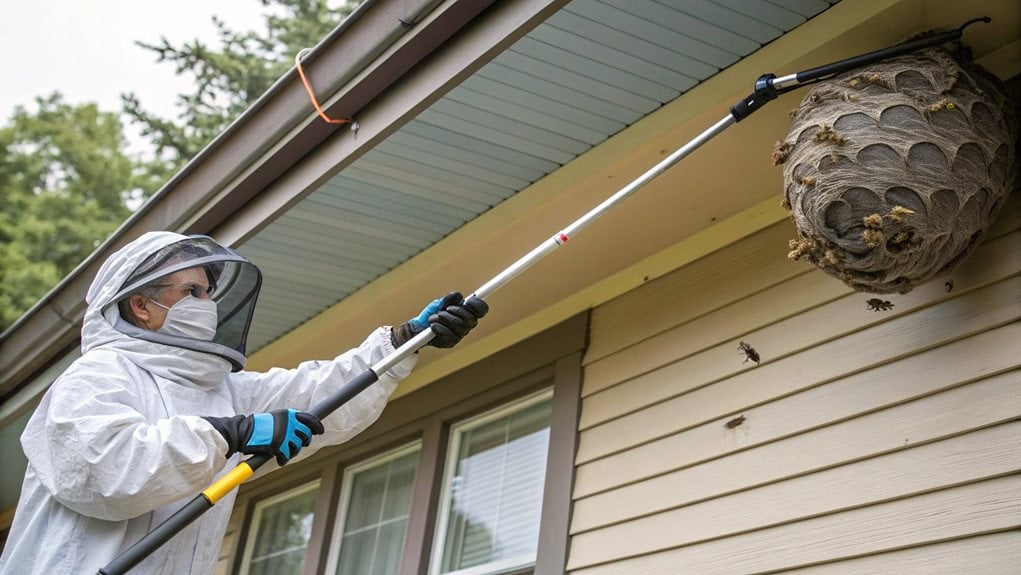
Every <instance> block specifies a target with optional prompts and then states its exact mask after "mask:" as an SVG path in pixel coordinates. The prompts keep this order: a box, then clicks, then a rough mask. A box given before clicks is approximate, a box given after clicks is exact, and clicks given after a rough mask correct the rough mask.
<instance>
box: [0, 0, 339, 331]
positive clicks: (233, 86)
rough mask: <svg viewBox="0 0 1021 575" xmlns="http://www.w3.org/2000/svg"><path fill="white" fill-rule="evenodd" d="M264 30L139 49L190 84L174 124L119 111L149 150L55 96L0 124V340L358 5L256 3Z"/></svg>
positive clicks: (141, 112) (223, 31)
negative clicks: (215, 43)
mask: <svg viewBox="0 0 1021 575" xmlns="http://www.w3.org/2000/svg"><path fill="white" fill-rule="evenodd" d="M260 1H261V2H262V5H263V6H264V7H265V8H266V14H267V15H266V16H265V24H266V29H265V31H262V32H254V31H246V32H236V31H232V30H230V29H228V28H227V26H226V25H225V24H224V22H223V21H222V20H220V19H217V18H214V19H213V22H214V23H215V25H216V27H217V29H218V30H219V36H220V43H221V46H219V47H218V48H213V47H209V46H207V45H205V44H203V43H201V42H199V41H197V40H195V41H192V42H186V43H184V44H182V45H180V46H175V45H173V44H171V43H170V42H169V41H167V39H166V38H163V39H161V42H160V43H159V44H146V43H143V42H139V45H140V46H142V47H143V48H146V49H148V50H151V51H152V52H154V53H155V54H156V55H157V61H158V62H168V63H171V64H173V65H174V66H175V67H176V69H177V72H178V74H190V75H192V76H193V77H194V78H195V83H194V89H193V90H192V91H191V92H189V93H186V94H180V95H179V96H178V107H179V109H180V111H181V112H180V114H179V116H178V117H177V118H174V119H168V118H161V117H158V116H156V115H154V114H152V113H150V112H148V111H146V110H145V108H144V107H143V105H142V103H141V102H140V101H139V100H138V98H137V97H136V96H135V95H133V94H128V95H125V96H123V98H122V99H123V105H124V110H123V113H124V115H125V116H126V117H127V119H128V120H130V121H132V122H135V123H137V125H138V126H139V127H140V128H141V133H142V135H143V137H145V138H147V139H148V140H149V141H150V143H151V144H152V148H151V153H150V156H151V157H147V159H144V160H143V159H141V158H138V157H132V156H130V155H128V153H127V152H126V151H125V149H126V141H125V137H124V135H123V127H124V126H123V125H122V123H121V121H120V119H119V116H118V115H116V114H113V113H107V112H100V111H99V110H97V108H96V106H95V105H94V104H85V105H80V106H73V105H70V104H68V103H66V102H65V101H64V100H63V98H62V97H61V96H60V95H59V94H53V95H51V96H49V97H46V98H39V99H38V100H37V105H38V107H39V109H38V111H37V112H35V113H30V112H29V111H27V110H25V109H24V108H18V109H17V111H16V112H15V114H14V116H13V117H12V118H11V120H10V121H9V122H8V124H7V125H5V126H3V127H0V149H2V151H3V156H2V157H0V207H2V212H0V331H2V330H3V329H5V328H6V327H8V326H10V325H11V323H13V322H14V321H15V320H17V318H18V317H20V316H21V314H22V313H24V312H25V311H27V310H28V309H29V308H30V307H31V306H32V305H34V304H35V302H36V301H38V300H39V299H40V298H41V297H42V296H43V295H45V293H46V292H47V291H49V290H50V289H52V288H53V287H54V286H55V285H57V283H58V282H59V281H60V279H61V278H63V277H64V276H66V275H67V274H68V273H69V272H70V271H71V270H73V269H74V268H75V266H77V265H78V264H79V263H81V262H82V260H84V259H85V258H86V257H87V256H88V255H89V254H90V253H91V252H92V251H93V250H94V249H95V248H96V247H97V246H98V245H99V244H100V243H101V242H102V241H103V240H104V239H105V238H106V237H107V236H108V235H109V234H110V233H111V232H112V231H113V230H115V229H116V228H117V226H118V225H119V224H120V223H121V222H123V221H124V220H125V218H127V216H128V214H129V213H130V210H129V209H128V208H127V207H126V205H128V204H129V203H132V202H129V200H134V203H135V204H137V201H138V200H140V199H144V198H146V197H148V196H149V195H150V194H152V193H153V192H154V191H155V190H156V189H158V188H159V187H160V186H161V185H162V184H163V183H165V182H166V181H167V180H168V179H169V178H170V176H172V175H173V174H174V173H175V172H177V171H178V170H179V169H180V168H181V167H182V166H183V165H184V163H185V162H187V161H188V160H190V159H191V158H192V157H193V156H195V155H196V154H197V153H198V152H199V151H200V150H201V149H202V147H203V146H205V145H206V144H207V143H208V142H209V141H211V140H212V139H213V138H214V137H216V135H217V134H219V133H220V132H221V131H223V129H224V128H226V127H227V125H228V124H229V123H230V122H232V121H233V120H234V119H235V118H237V117H238V116H239V115H240V114H241V113H242V112H243V111H244V110H245V109H246V108H247V107H248V106H249V105H250V104H251V103H252V102H254V101H255V99H256V98H258V97H259V96H261V95H262V94H263V93H264V92H265V91H266V90H267V89H268V88H269V87H270V86H271V85H272V84H273V82H275V81H276V80H277V79H278V78H279V77H280V76H281V75H282V74H283V73H284V72H285V71H286V70H287V69H288V68H289V67H291V66H292V65H293V61H294V55H295V54H297V52H298V51H299V50H301V49H302V48H306V47H311V46H314V45H315V44H317V43H318V42H319V41H320V40H322V39H323V38H324V37H325V36H326V35H327V34H329V32H330V31H331V30H333V28H334V27H336V26H337V24H338V23H339V22H340V21H341V19H343V17H344V16H346V15H347V14H349V13H350V12H351V11H352V10H353V9H354V7H355V6H357V4H358V2H357V1H353V0H352V1H348V2H346V3H345V4H344V5H342V6H340V7H339V8H331V7H330V6H329V5H328V4H327V0H260Z"/></svg>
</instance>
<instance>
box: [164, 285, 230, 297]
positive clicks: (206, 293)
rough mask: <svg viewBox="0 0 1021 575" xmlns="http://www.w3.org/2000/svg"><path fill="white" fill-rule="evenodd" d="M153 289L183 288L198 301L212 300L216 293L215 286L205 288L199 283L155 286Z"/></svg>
mask: <svg viewBox="0 0 1021 575" xmlns="http://www.w3.org/2000/svg"><path fill="white" fill-rule="evenodd" d="M153 287H157V288H160V289H166V288H184V289H186V290H188V293H190V294H191V295H192V296H193V297H196V298H199V299H205V298H210V299H212V297H213V293H215V292H216V286H215V285H208V286H206V285H202V284H200V283H186V284H156V285H155V286H153Z"/></svg>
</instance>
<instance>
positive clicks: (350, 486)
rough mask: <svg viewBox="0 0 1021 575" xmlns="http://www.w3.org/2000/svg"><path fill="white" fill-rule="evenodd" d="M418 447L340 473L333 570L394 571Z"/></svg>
mask: <svg viewBox="0 0 1021 575" xmlns="http://www.w3.org/2000/svg"><path fill="white" fill-rule="evenodd" d="M418 453H419V447H418V446H417V445H416V446H413V447H408V448H404V449H401V450H399V451H396V452H393V453H390V454H387V455H385V456H383V457H380V458H376V459H374V460H371V461H369V462H366V463H364V464H361V465H358V466H355V467H353V468H351V469H348V470H347V471H346V472H345V473H344V480H343V485H344V487H343V493H342V498H341V501H342V505H343V507H342V510H341V513H340V515H339V520H338V525H340V526H341V527H340V528H339V529H337V536H335V537H334V545H333V547H334V550H333V552H332V554H331V565H335V566H336V568H335V569H336V570H335V571H334V570H333V569H331V570H329V571H328V572H331V573H336V574H337V575H393V574H395V573H397V571H398V569H399V568H400V561H401V554H402V553H403V552H404V537H405V533H406V531H407V527H408V512H409V510H410V508H411V492H412V487H413V485H414V480H415V466H416V465H417V464H418Z"/></svg>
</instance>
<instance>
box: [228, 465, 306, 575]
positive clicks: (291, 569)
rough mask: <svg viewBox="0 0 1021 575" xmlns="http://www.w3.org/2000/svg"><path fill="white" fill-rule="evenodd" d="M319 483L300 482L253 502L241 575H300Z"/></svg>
mask: <svg viewBox="0 0 1021 575" xmlns="http://www.w3.org/2000/svg"><path fill="white" fill-rule="evenodd" d="M318 491H319V482H318V481H313V482H311V483H308V484H305V485H302V486H301V487H298V488H295V489H291V490H290V491H287V492H285V493H281V494H280V495H277V496H275V497H270V498H268V499H265V500H263V501H260V502H259V503H257V504H256V505H255V510H254V512H253V516H252V525H251V527H250V528H249V531H248V532H249V533H254V534H255V536H254V537H249V538H248V544H247V545H246V547H245V555H244V558H243V559H242V563H241V573H242V575H246V574H247V575H288V574H291V573H293V574H300V573H301V570H302V567H303V565H304V563H305V548H306V547H308V541H309V538H310V537H311V535H312V518H313V511H314V508H315V501H316V494H317V493H318Z"/></svg>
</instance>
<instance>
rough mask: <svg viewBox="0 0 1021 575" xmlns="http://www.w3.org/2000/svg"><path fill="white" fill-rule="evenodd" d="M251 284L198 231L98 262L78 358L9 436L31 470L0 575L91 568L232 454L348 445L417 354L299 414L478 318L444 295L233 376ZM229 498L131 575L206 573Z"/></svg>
mask: <svg viewBox="0 0 1021 575" xmlns="http://www.w3.org/2000/svg"><path fill="white" fill-rule="evenodd" d="M261 282H262V279H261V274H260V272H259V270H258V268H256V267H255V266H254V265H252V264H251V263H250V262H249V261H248V260H246V259H245V258H244V257H242V256H241V255H239V254H237V253H236V252H234V251H232V250H230V249H227V248H224V247H222V246H220V245H218V244H216V243H215V242H214V241H213V240H212V239H210V238H207V237H204V236H190V237H189V236H182V235H179V234H174V233H170V232H151V233H147V234H145V235H143V236H142V237H140V238H138V239H137V240H135V241H133V242H131V243H130V244H128V245H126V246H125V247H123V248H122V249H120V250H119V251H118V252H117V253H115V254H113V255H112V256H110V258H109V259H108V260H107V261H106V262H105V263H104V264H103V266H102V268H101V269H100V270H99V273H98V274H97V276H96V278H95V280H94V281H93V283H92V285H91V287H90V288H89V291H88V295H87V297H86V301H87V303H88V309H87V311H86V312H85V318H84V323H83V326H82V356H81V358H79V359H78V360H77V361H75V362H74V363H73V364H71V366H70V367H69V368H68V369H67V370H66V371H65V372H64V373H63V374H62V375H61V376H60V377H59V378H57V380H56V381H55V382H54V383H53V385H52V386H51V387H50V389H49V391H48V392H47V393H46V395H45V396H44V397H43V399H42V402H41V403H40V405H39V407H38V408H37V409H36V411H35V413H34V414H33V415H32V417H31V419H30V421H29V423H28V425H27V427H26V428H25V432H24V434H23V435H22V437H21V442H22V446H23V447H24V450H25V454H26V455H27V457H28V469H27V471H26V474H25V480H24V484H23V486H22V491H21V499H20V501H19V502H18V507H17V510H16V512H15V517H14V523H13V525H12V527H11V531H10V535H9V538H8V540H7V543H6V546H5V548H4V552H3V556H2V558H0V574H2V575H15V574H17V575H26V574H40V575H42V574H45V575H58V574H72V573H73V574H80V573H96V572H97V571H98V570H99V569H100V568H102V567H104V566H105V565H106V564H107V563H109V562H110V561H111V560H112V559H114V558H115V557H116V556H117V555H118V554H119V553H120V552H122V551H123V550H125V549H127V548H128V547H130V546H131V545H132V544H133V543H135V542H136V541H137V540H138V539H140V538H141V537H142V536H143V535H145V534H146V533H147V532H149V531H150V530H151V529H153V528H154V527H155V526H157V525H159V524H160V523H161V522H163V521H164V520H165V519H167V518H168V517H169V516H170V515H172V514H173V513H174V512H175V511H176V510H177V509H179V508H180V507H181V506H182V505H184V503H186V502H187V501H188V500H190V499H191V498H192V497H194V496H195V495H196V494H197V493H198V492H200V491H202V490H203V489H205V488H206V487H208V486H209V485H210V484H211V483H212V482H214V481H215V480H216V479H217V478H218V477H219V476H220V475H222V474H223V473H225V472H227V471H229V470H230V469H233V468H234V467H235V466H236V465H237V463H238V462H239V461H240V459H241V457H242V456H243V455H249V454H255V453H264V454H269V455H272V456H275V457H276V461H277V463H278V464H285V463H287V462H288V461H289V460H291V459H292V458H293V457H294V456H295V455H296V454H297V452H298V450H300V449H301V448H302V447H303V446H306V445H308V444H309V440H310V438H311V436H312V435H313V434H321V435H322V436H321V437H319V438H317V439H316V441H315V447H321V446H323V445H329V444H335V443H340V442H343V441H346V440H347V439H349V438H351V437H352V436H354V435H355V434H357V433H359V432H361V431H362V430H363V429H365V428H366V427H368V425H369V424H371V423H372V422H373V421H375V420H376V418H377V417H378V416H379V414H380V412H381V411H382V410H383V407H384V405H385V404H386V402H387V399H388V397H389V396H390V394H391V393H392V392H393V390H394V389H395V388H396V386H397V383H398V381H399V380H400V379H401V378H403V377H405V376H407V375H408V373H409V372H410V371H411V369H412V367H413V366H414V363H415V356H414V355H412V356H410V357H408V358H406V359H404V360H403V361H401V362H400V363H398V364H397V365H396V366H395V367H394V368H392V369H391V370H390V371H389V372H387V373H386V374H383V375H381V376H380V378H379V381H378V382H376V383H375V384H373V385H372V386H371V387H369V388H368V389H366V390H365V391H364V392H362V393H361V394H359V395H357V396H356V397H354V398H353V399H352V400H351V401H350V402H348V403H347V404H345V405H344V406H342V407H341V408H340V409H338V410H337V411H335V412H334V413H333V414H331V415H329V416H328V417H326V418H324V419H323V420H322V421H321V422H320V421H319V420H318V419H317V418H316V417H315V416H314V415H312V414H310V413H306V412H303V411H301V410H302V409H308V408H309V407H310V406H312V405H314V404H316V403H318V402H320V401H321V400H323V399H325V398H326V397H328V396H329V395H331V394H332V393H333V392H334V391H336V390H337V389H339V388H340V387H342V386H343V384H344V383H345V382H347V381H348V380H350V379H351V378H354V377H355V376H357V375H359V374H361V373H363V372H364V371H365V370H366V369H368V368H369V367H370V366H371V365H373V364H374V363H376V362H377V361H379V360H380V359H382V358H383V357H385V356H386V355H388V354H390V353H392V352H393V351H394V349H395V348H396V347H399V346H400V345H401V344H402V343H404V342H405V341H407V340H408V339H409V338H411V337H413V336H414V335H415V334H416V333H418V332H420V331H421V330H423V329H425V328H426V327H427V326H431V327H432V329H433V332H434V333H435V334H436V336H435V338H434V339H433V340H432V342H431V343H432V345H435V346H437V347H450V346H453V345H454V344H456V343H457V342H458V341H459V340H460V339H461V337H463V336H464V335H465V334H467V332H468V331H469V330H470V329H471V328H473V327H474V326H475V324H476V323H477V320H478V318H481V317H482V316H483V315H485V313H486V311H487V310H488V307H487V306H486V304H485V303H484V302H482V301H481V300H479V299H477V298H469V299H468V300H467V301H465V300H464V299H463V298H462V297H461V296H460V295H459V294H456V293H453V294H448V295H447V296H445V297H443V298H441V299H438V300H436V301H434V302H432V303H431V304H429V306H427V307H426V309H425V310H423V312H422V314H420V315H419V316H418V317H416V318H413V319H412V320H409V321H408V322H406V323H404V324H402V325H399V326H397V327H395V328H388V327H383V328H379V329H377V330H375V331H374V332H373V333H371V334H370V335H369V337H368V339H366V340H365V341H364V342H363V343H362V344H361V345H360V346H359V347H358V348H356V349H352V350H350V351H348V352H346V353H344V354H342V355H340V356H338V357H336V358H335V359H333V360H331V361H309V362H305V363H303V364H301V365H299V366H298V367H297V368H295V369H272V370H270V371H268V372H265V373H254V372H247V371H242V369H243V367H244V364H245V339H246V337H247V334H248V327H249V324H250V322H251V318H252V313H253V311H254V308H255V301H256V298H257V296H258V292H259V288H260V286H261ZM309 452H310V450H306V451H305V452H303V453H302V455H303V456H307V455H308V453H309ZM235 492H236V490H235ZM235 492H232V493H230V494H229V495H226V496H224V497H223V499H221V500H220V501H219V503H218V504H217V505H216V506H215V507H213V508H212V509H210V510H209V511H208V512H206V513H205V514H204V515H203V516H202V517H200V518H199V519H198V520H197V521H195V522H194V523H192V524H191V525H190V526H188V527H186V528H185V529H184V530H182V531H181V532H180V533H178V534H177V535H176V536H174V537H173V538H172V539H171V540H170V541H169V542H167V543H166V544H165V545H163V546H162V547H160V548H159V549H158V550H156V551H155V552H154V553H153V554H152V555H150V556H149V557H148V558H146V559H145V560H143V561H142V562H141V563H140V564H139V565H138V566H136V567H135V568H134V569H133V570H132V571H131V572H132V573H145V574H168V575H169V574H174V575H181V574H188V573H193V574H202V575H205V574H209V573H212V572H213V568H214V564H215V562H216V559H217V556H218V553H219V549H220V544H221V541H222V539H223V535H224V532H225V530H226V527H227V521H228V519H229V517H230V513H231V507H232V505H233V501H234V495H235Z"/></svg>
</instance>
